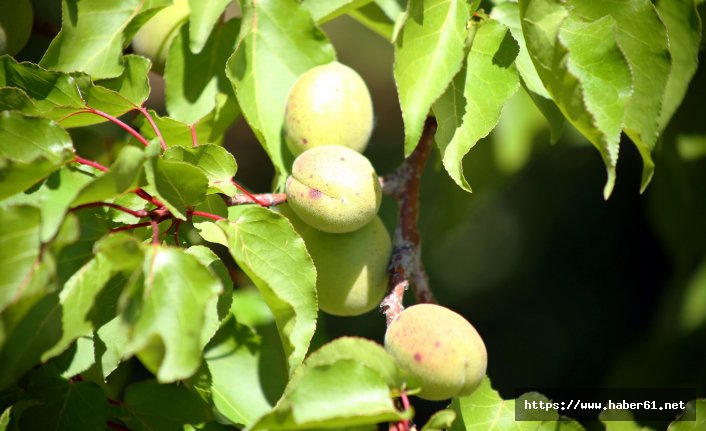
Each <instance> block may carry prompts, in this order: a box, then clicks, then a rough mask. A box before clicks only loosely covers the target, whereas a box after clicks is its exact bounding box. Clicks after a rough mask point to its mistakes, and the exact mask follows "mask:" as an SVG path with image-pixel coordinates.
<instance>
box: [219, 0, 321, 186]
mask: <svg viewBox="0 0 706 431" xmlns="http://www.w3.org/2000/svg"><path fill="white" fill-rule="evenodd" d="M292 28H296V29H297V31H296V32H292V31H289V29H292ZM333 60H335V53H334V50H333V47H332V46H331V44H330V43H329V41H328V39H327V38H326V35H325V34H324V33H322V32H321V30H319V29H318V28H317V27H316V25H315V24H314V21H313V20H312V18H311V16H310V15H309V13H308V11H307V10H306V9H305V8H304V6H302V5H300V4H299V3H297V2H296V1H295V0H278V1H274V0H260V1H258V2H254V1H248V2H245V5H244V10H243V20H242V24H241V29H240V39H239V43H238V47H237V48H236V50H235V52H234V53H233V55H232V56H231V58H230V59H229V60H228V64H227V66H226V73H227V75H228V78H229V79H230V80H231V82H232V84H233V87H234V88H235V91H236V94H237V96H238V102H239V104H240V106H241V109H242V110H243V114H244V115H245V119H246V120H247V122H248V124H249V125H250V127H251V128H252V129H253V132H255V135H256V136H257V138H258V140H259V141H260V143H261V144H262V145H263V147H264V148H265V150H266V151H267V153H268V155H269V156H270V159H271V160H272V163H273V164H274V166H275V170H276V171H277V173H278V174H279V175H280V186H282V185H283V184H284V183H283V181H284V179H285V178H286V175H285V174H286V173H287V172H289V163H288V162H286V161H285V154H287V156H289V153H288V152H287V150H284V142H283V140H282V125H283V123H284V110H285V106H286V103H287V95H288V94H289V88H290V87H291V86H292V84H294V81H295V80H296V79H297V78H298V77H299V75H301V74H302V73H304V72H306V71H307V70H309V69H311V68H312V67H314V66H317V65H320V64H325V63H329V62H331V61H333Z"/></svg>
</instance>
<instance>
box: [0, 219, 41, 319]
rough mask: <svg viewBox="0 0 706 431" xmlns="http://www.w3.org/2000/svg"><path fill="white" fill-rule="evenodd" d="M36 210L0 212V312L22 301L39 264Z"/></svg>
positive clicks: (39, 243)
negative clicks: (19, 300)
mask: <svg viewBox="0 0 706 431" xmlns="http://www.w3.org/2000/svg"><path fill="white" fill-rule="evenodd" d="M39 226H40V225H39V209H38V208H36V207H33V206H28V205H17V206H10V207H4V208H2V209H1V210H0V274H2V277H0V310H3V309H5V307H7V306H8V305H9V304H11V303H12V302H14V301H16V300H18V299H19V298H21V297H22V294H23V291H24V290H25V288H26V286H27V284H28V283H29V280H30V279H31V277H32V273H33V270H34V267H35V265H37V264H38V260H39V247H40V245H41V242H40V240H39Z"/></svg>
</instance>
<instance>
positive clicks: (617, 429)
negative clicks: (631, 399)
mask: <svg viewBox="0 0 706 431" xmlns="http://www.w3.org/2000/svg"><path fill="white" fill-rule="evenodd" d="M598 419H599V420H600V421H601V422H603V425H604V426H605V431H652V428H649V427H641V426H640V425H638V424H637V423H636V422H635V420H634V418H633V415H632V413H631V412H630V410H605V411H602V412H601V413H600V414H599V415H598Z"/></svg>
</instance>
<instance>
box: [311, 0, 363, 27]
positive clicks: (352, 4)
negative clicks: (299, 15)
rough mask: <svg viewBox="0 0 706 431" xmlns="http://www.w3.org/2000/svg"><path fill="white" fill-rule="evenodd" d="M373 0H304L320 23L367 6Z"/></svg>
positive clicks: (313, 16) (315, 19) (312, 15)
mask: <svg viewBox="0 0 706 431" xmlns="http://www.w3.org/2000/svg"><path fill="white" fill-rule="evenodd" d="M371 1H372V0H303V1H302V4H303V5H304V7H306V8H307V9H309V13H311V17H312V18H314V21H316V22H317V23H319V24H323V23H325V22H326V21H330V20H332V19H334V18H336V17H337V16H340V15H343V14H344V13H347V12H350V11H352V10H354V9H358V8H359V7H361V6H365V5H366V4H368V3H370V2H371Z"/></svg>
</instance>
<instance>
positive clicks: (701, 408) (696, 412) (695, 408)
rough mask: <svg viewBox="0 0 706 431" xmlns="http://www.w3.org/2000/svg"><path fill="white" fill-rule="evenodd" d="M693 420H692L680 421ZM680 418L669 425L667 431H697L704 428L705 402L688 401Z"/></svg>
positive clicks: (705, 417)
mask: <svg viewBox="0 0 706 431" xmlns="http://www.w3.org/2000/svg"><path fill="white" fill-rule="evenodd" d="M682 418H684V419H686V418H693V419H694V420H683V421H682V420H680V419H682ZM682 418H680V419H677V420H676V421H674V422H672V423H671V424H669V427H668V428H667V431H697V430H699V429H702V428H703V427H704V426H706V400H695V401H689V402H688V403H687V404H686V409H685V411H684V414H683V415H682Z"/></svg>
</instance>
